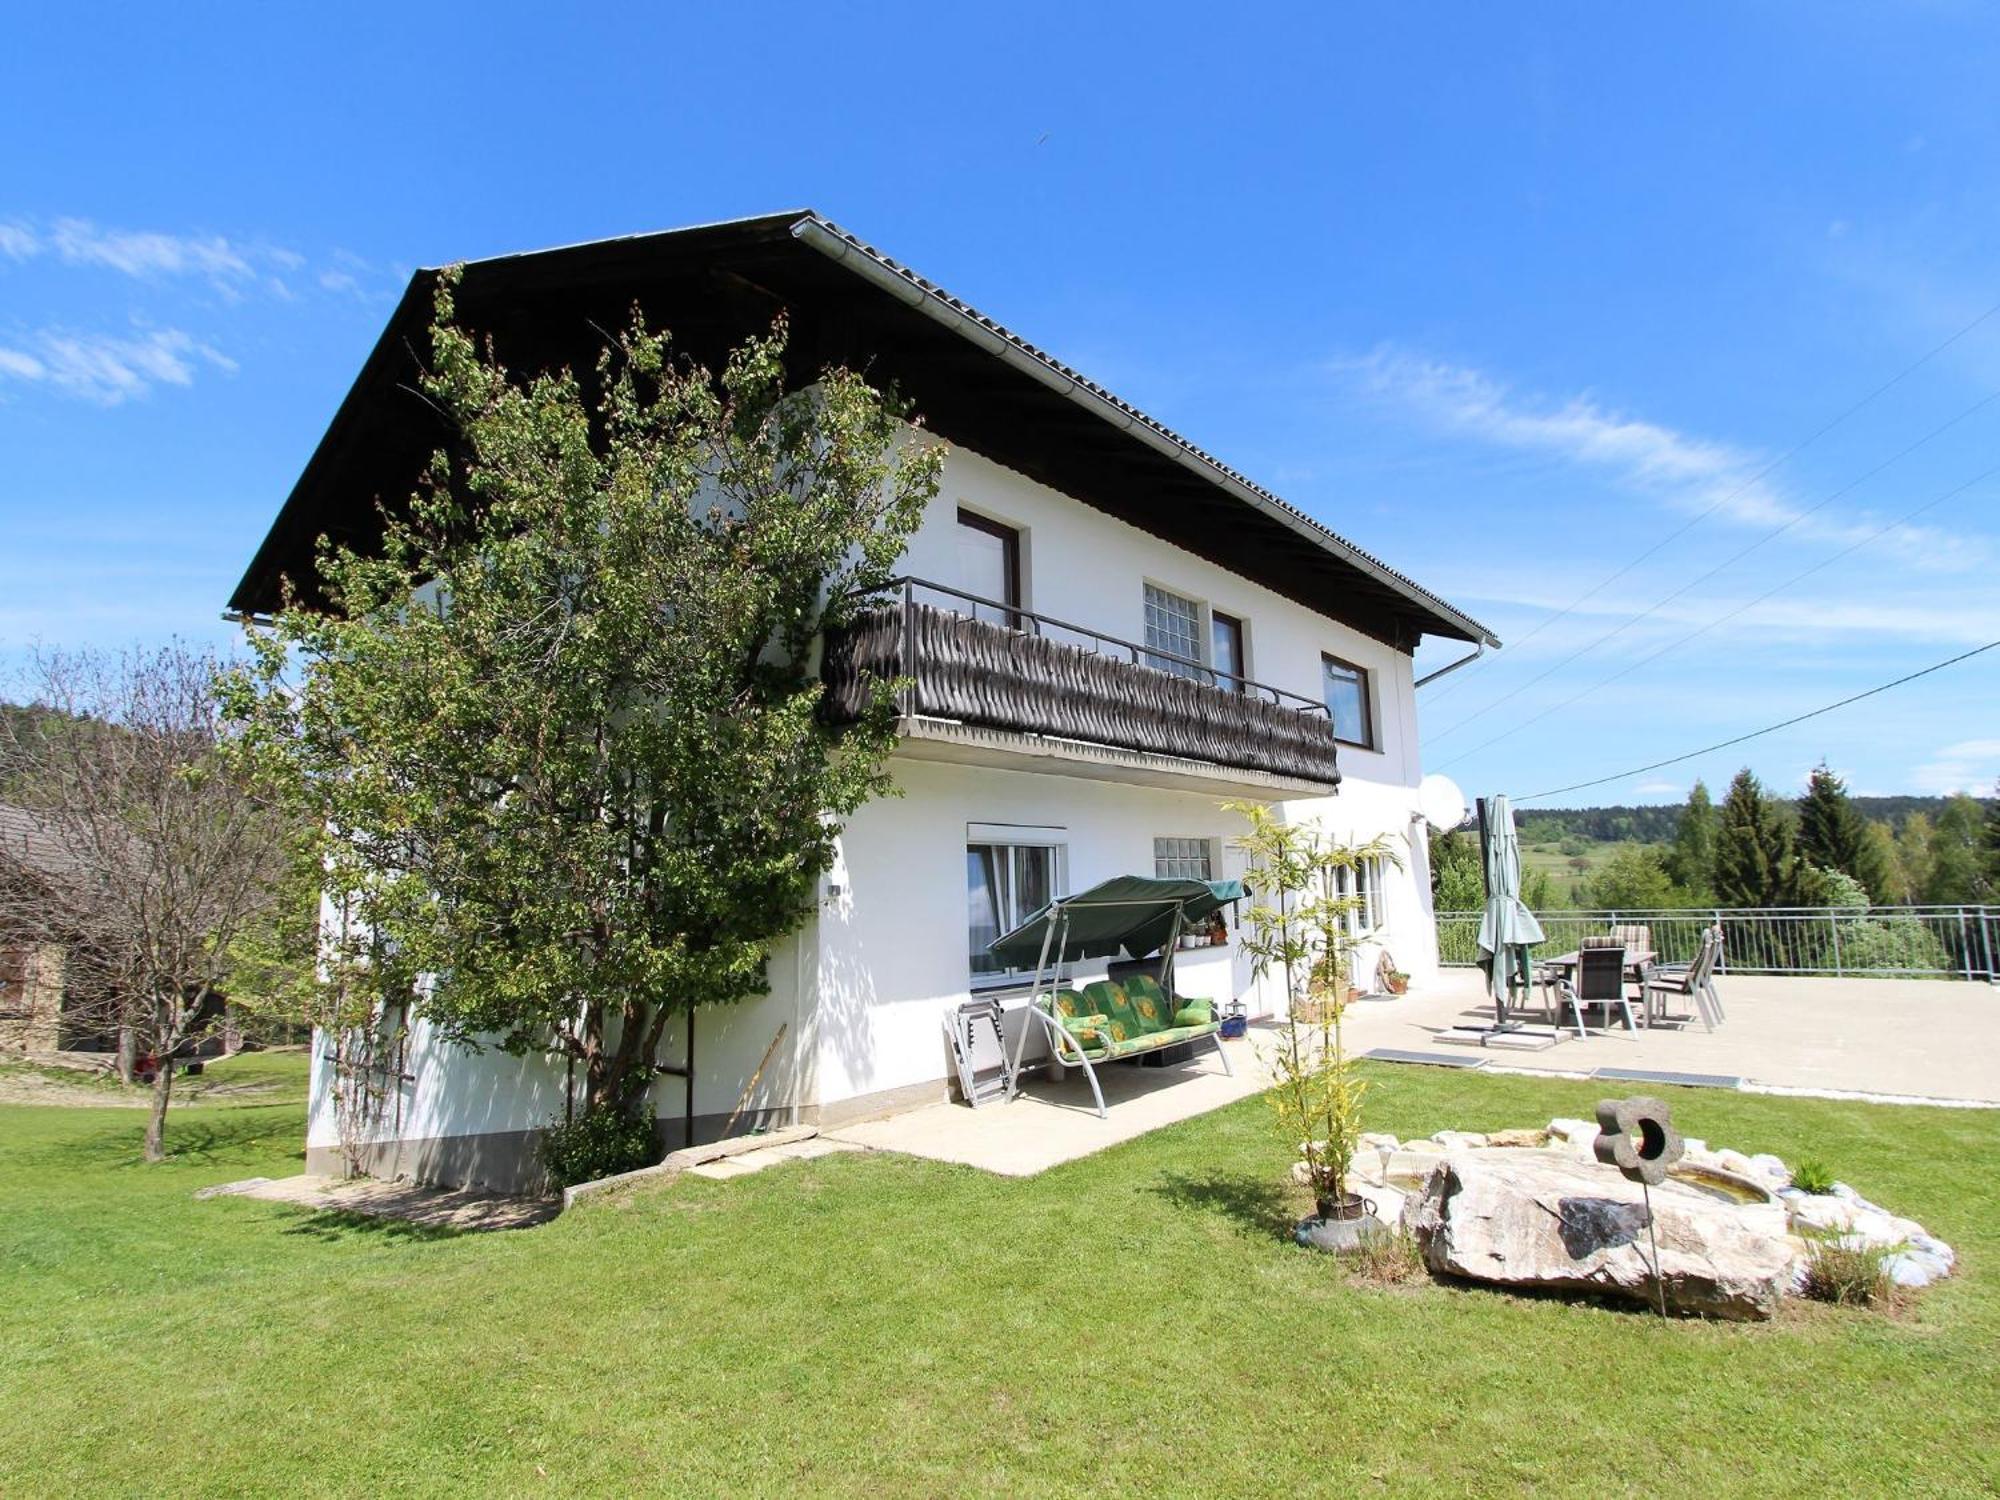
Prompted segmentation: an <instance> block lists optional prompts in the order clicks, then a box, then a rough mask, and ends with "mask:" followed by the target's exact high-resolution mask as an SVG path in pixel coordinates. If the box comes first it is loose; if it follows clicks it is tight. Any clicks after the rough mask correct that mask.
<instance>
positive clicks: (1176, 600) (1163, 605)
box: [1146, 583, 1208, 679]
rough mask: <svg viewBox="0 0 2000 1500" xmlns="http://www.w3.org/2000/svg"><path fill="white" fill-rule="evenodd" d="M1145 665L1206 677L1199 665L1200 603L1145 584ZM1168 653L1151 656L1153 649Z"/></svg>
mask: <svg viewBox="0 0 2000 1500" xmlns="http://www.w3.org/2000/svg"><path fill="white" fill-rule="evenodd" d="M1146 646H1147V648H1148V655H1147V657H1146V665H1147V666H1149V667H1155V668H1157V669H1158V670H1160V671H1162V672H1171V673H1173V674H1174V675H1175V676H1176V677H1193V678H1197V679H1200V678H1205V677H1206V676H1207V675H1208V674H1207V673H1206V672H1204V671H1203V670H1202V668H1201V665H1200V664H1201V660H1202V655H1201V606H1200V605H1199V604H1197V603H1196V602H1195V601H1194V600H1192V599H1186V598H1183V597H1182V596H1181V595H1179V594H1175V593H1170V592H1168V591H1167V590H1166V589H1163V588H1159V587H1157V586H1156V585H1154V584H1150V583H1149V584H1147V585H1146ZM1156 651H1157V652H1170V653H1172V654H1171V655H1161V656H1155V655H1152V654H1151V653H1152V652H1156Z"/></svg>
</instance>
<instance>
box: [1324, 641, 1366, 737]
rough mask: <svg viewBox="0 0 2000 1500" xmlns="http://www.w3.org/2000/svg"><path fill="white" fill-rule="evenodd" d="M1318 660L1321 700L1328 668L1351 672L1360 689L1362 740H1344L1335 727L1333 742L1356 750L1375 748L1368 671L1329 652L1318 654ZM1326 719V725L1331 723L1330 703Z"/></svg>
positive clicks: (1331, 707) (1331, 706) (1359, 664)
mask: <svg viewBox="0 0 2000 1500" xmlns="http://www.w3.org/2000/svg"><path fill="white" fill-rule="evenodd" d="M1319 659H1320V696H1321V697H1322V698H1324V697H1325V696H1326V669H1327V668H1328V667H1329V666H1333V667H1341V668H1344V669H1345V670H1347V671H1349V672H1352V673H1353V674H1354V677H1355V682H1356V685H1357V686H1358V687H1360V689H1361V733H1362V738H1360V739H1358V740H1350V739H1344V738H1342V736H1341V733H1340V730H1339V728H1338V727H1337V726H1336V727H1335V728H1334V733H1333V738H1334V742H1335V743H1336V744H1340V745H1352V746H1354V748H1355V749H1357V750H1373V749H1374V748H1375V695H1374V693H1373V692H1371V691H1370V690H1369V682H1368V679H1369V675H1370V674H1369V671H1368V669H1367V668H1366V667H1364V666H1362V665H1361V663H1359V662H1353V661H1348V660H1347V659H1346V658H1345V657H1341V656H1335V655H1334V654H1333V653H1332V652H1331V651H1322V652H1320V654H1319ZM1326 718H1327V722H1328V724H1332V723H1333V705H1332V704H1330V703H1329V704H1328V705H1327V709H1326Z"/></svg>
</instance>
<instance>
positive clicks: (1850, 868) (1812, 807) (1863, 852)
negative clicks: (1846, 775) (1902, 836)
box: [1798, 761, 1890, 901]
mask: <svg viewBox="0 0 2000 1500" xmlns="http://www.w3.org/2000/svg"><path fill="white" fill-rule="evenodd" d="M1798 852H1799V857H1800V858H1801V859H1803V860H1805V861H1806V863H1808V864H1810V865H1815V866H1817V867H1818V868H1820V869H1822V870H1830V871H1837V872H1839V873H1840V874H1842V875H1847V876H1850V877H1852V878H1853V879H1854V880H1856V881H1859V882H1860V884H1861V886H1862V888H1863V889H1864V890H1866V891H1867V892H1868V895H1869V899H1870V900H1872V901H1881V900H1884V899H1886V898H1887V896H1888V891H1889V883H1890V882H1889V872H1888V869H1887V868H1886V867H1885V866H1883V865H1882V864H1881V862H1880V854H1879V850H1878V848H1877V847H1876V846H1874V845H1873V844H1871V843H1870V841H1869V838H1868V824H1867V822H1866V821H1865V820H1864V819H1863V818H1862V816H1861V814H1860V813H1859V812H1857V811H1856V810H1855V807H1854V804H1853V802H1851V801H1850V800H1848V796H1847V783H1846V782H1844V781H1842V780H1841V779H1840V778H1839V777H1838V776H1836V775H1835V774H1834V773H1833V771H1832V770H1831V769H1830V768H1829V767H1828V766H1827V764H1826V762H1825V761H1821V762H1820V763H1819V765H1818V767H1817V768H1816V769H1815V770H1814V771H1813V773H1812V776H1811V778H1810V779H1809V780H1808V781H1807V783H1806V794H1805V796H1804V797H1803V798H1801V799H1800V801H1799V840H1798Z"/></svg>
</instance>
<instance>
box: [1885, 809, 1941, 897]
mask: <svg viewBox="0 0 2000 1500" xmlns="http://www.w3.org/2000/svg"><path fill="white" fill-rule="evenodd" d="M1936 832H1937V830H1936V828H1935V827H1934V826H1933V824H1932V823H1931V820H1930V815H1929V814H1927V813H1920V812H1919V813H1911V814H1910V816H1909V817H1908V818H1907V819H1905V820H1904V823H1903V826H1902V828H1901V829H1900V830H1899V831H1898V832H1897V834H1896V874H1895V888H1896V899H1897V900H1898V901H1901V902H1903V903H1905V904H1906V905H1912V906H1914V905H1918V904H1920V903H1922V902H1925V901H1928V900H1929V899H1930V889H1931V868H1932V865H1933V863H1934V856H1933V855H1932V852H1931V841H1932V839H1933V837H1934V836H1935V834H1936Z"/></svg>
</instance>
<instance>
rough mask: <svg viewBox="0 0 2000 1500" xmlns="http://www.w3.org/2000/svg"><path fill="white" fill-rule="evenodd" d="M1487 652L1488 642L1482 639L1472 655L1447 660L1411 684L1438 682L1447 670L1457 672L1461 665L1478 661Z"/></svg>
mask: <svg viewBox="0 0 2000 1500" xmlns="http://www.w3.org/2000/svg"><path fill="white" fill-rule="evenodd" d="M1485 654H1486V642H1484V641H1481V642H1479V644H1478V645H1476V646H1474V647H1473V648H1472V655H1470V656H1461V657H1460V658H1459V659H1458V660H1457V661H1454V662H1446V663H1445V664H1444V665H1443V666H1441V667H1439V668H1438V669H1437V670H1436V671H1435V672H1426V673H1424V675H1423V676H1421V677H1419V678H1418V679H1417V680H1416V681H1415V682H1414V683H1412V684H1411V686H1412V687H1422V686H1423V685H1424V684H1425V683H1427V682H1436V681H1437V680H1438V679H1439V678H1440V677H1442V676H1444V675H1445V673H1447V672H1456V671H1457V670H1458V669H1459V668H1460V667H1469V666H1471V665H1472V664H1473V663H1474V662H1476V661H1478V660H1479V658H1480V657H1482V656H1484V655H1485Z"/></svg>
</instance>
